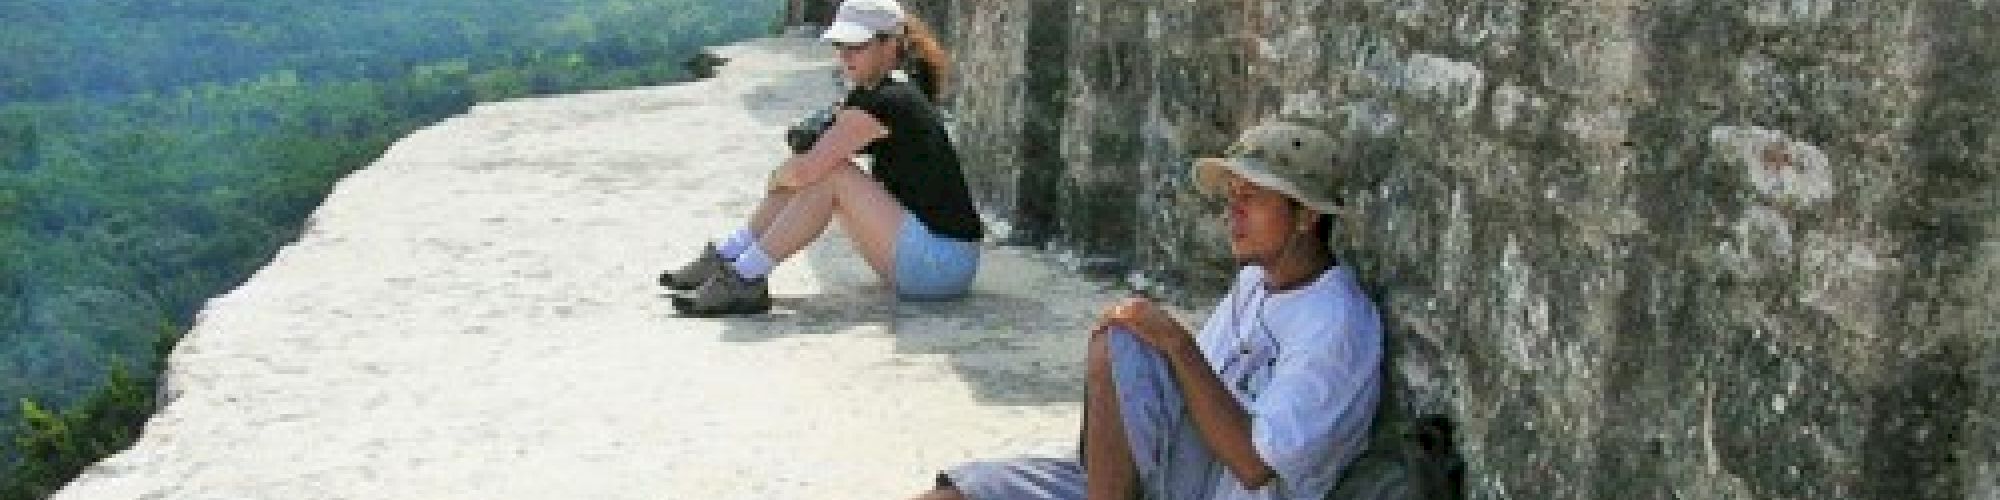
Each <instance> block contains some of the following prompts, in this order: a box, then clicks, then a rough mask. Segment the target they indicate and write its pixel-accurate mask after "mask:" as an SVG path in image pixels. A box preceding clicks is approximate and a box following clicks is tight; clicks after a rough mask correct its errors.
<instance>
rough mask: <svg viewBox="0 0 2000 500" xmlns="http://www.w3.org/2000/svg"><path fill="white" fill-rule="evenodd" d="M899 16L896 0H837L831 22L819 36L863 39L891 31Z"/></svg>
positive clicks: (900, 10) (843, 40)
mask: <svg viewBox="0 0 2000 500" xmlns="http://www.w3.org/2000/svg"><path fill="white" fill-rule="evenodd" d="M903 16H904V14H903V6H902V5H899V4H897V3H896V0H847V1H844V2H840V10H837V11H834V13H833V24H832V25H830V26H827V27H826V32H825V33H821V34H820V36H819V37H820V38H822V39H825V40H828V41H832V42H836V43H861V42H866V41H868V39H870V38H874V37H875V35H881V34H886V33H895V32H896V30H897V29H899V28H900V27H901V26H902V25H903Z"/></svg>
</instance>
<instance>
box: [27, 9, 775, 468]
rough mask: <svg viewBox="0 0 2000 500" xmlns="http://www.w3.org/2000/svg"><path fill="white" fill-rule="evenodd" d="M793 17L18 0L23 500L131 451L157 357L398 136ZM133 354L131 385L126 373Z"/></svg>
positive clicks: (644, 71)
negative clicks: (120, 374) (204, 306)
mask: <svg viewBox="0 0 2000 500" xmlns="http://www.w3.org/2000/svg"><path fill="white" fill-rule="evenodd" d="M776 11H777V2H775V1H774V0H760V1H754V2H737V1H712V0H606V1H573V0H557V1H533V2H530V1H520V0H481V1H477V2H474V1H464V0H427V1H421V2H419V1H410V0H392V1H386V2H356V1H348V0H315V1H303V0H268V1H259V2H254V3H243V2H225V1H220V0H161V1H97V2H93V1H64V2H54V1H45V0H26V1H21V2H5V3H0V19H4V21H0V28H3V29H0V103H4V104H0V339H4V340H0V465H5V467H0V497H7V496H11V495H21V496H35V495H33V494H32V493H33V492H34V491H36V489H35V488H34V487H33V485H35V484H43V485H46V484H48V483H49V482H50V481H52V480H55V478H59V477H61V476H64V475H66V474H68V473H70V472H66V471H72V472H73V469H74V467H75V466H80V465H81V464H82V463H87V462H88V461H89V460H92V459H94V457H96V456H99V455H102V454H103V453H104V452H105V451H108V450H110V449H115V448H116V447H118V446H122V444H118V443H120V442H121V441H122V440H123V439H124V438H123V437H122V434H123V431H120V430H119V429H131V428H134V427H136V425H138V423H139V421H141V420H143V419H144V417H145V416H146V415H147V414H148V413H149V412H150V411H151V408H150V405H151V403H150V401H151V388H152V385H153V380H154V377H155V376H156V367H155V366H154V364H155V359H156V357H157V354H156V353H157V352H158V351H159V350H161V349H163V348H165V347H166V346H168V345H171V344H170V342H171V341H172V340H173V339H174V338H176V337H177V336H178V335H179V333H180V332H183V331H185V330H186V329H187V328H188V326H189V324H190V323H191V321H192V319H193V314H194V312H195V311H196V310H197V309H198V308H199V307H200V305H201V303H202V302H203V301H205V300H207V299H208V298H209V297H212V296H215V295H217V294H220V293H222V292H224V291H227V290H228V289H229V288H231V287H233V286H235V285H236V284H237V283H240V282H241V281H242V280H243V279H244V278H246V277H247V276H248V275H249V273H250V272H252V271H254V270H256V269H257V268H258V267H260V266H261V265H262V264H263V263H264V262H265V261H266V260H268V259H269V258H270V256H271V254H272V252H274V251H276V249H277V248H278V247H279V246H280V245H282V244H284V243H285V242H287V241H290V240H292V239H293V238H295V237H296V235H297V233H298V231H299V229H300V224H301V223H302V222H303V219H304V217H305V215H306V214H307V213H308V211H310V210H311V209H312V208H313V207H314V206H316V205H317V204H318V202H319V200H320V199H321V197H323V196H324V195H325V193H326V192H327V189H328V188H329V186H330V185H331V184H332V183H333V182H334V181H335V180H337V179H339V178H340V177H341V176H342V175H345V174H346V173H347V172H349V171H351V170H353V169H355V168H358V167H360V166H362V165H365V164H367V163H368V162H370V161H373V160H374V159H375V158H376V157H377V156H379V155H380V154H381V153H382V151H383V149H384V148H385V147H387V145H388V144H389V143H390V142H392V141H394V140H395V139H396V138H398V137H402V136H404V135H406V134H408V133H409V132H410V131H413V130H415V129H417V128H418V127H422V126H424V125H426V124H429V123H432V122H434V121H436V120H438V119H440V118H443V117H445V116H449V115H451V114H454V113H458V112H461V111H463V110H465V109H466V108H467V107H468V106H470V105H471V104H473V103H476V102H484V101H493V100H501V99H508V98H514V97H520V96H527V95H536V94H549V93H565V92H575V91H579V90H587V89H601V88H616V87H629V86H635V85H651V84H660V83H666V82H671V81H677V80H681V79H684V78H686V75H687V72H686V70H685V68H684V67H683V62H684V61H686V60H687V59H688V58H689V57H690V56H692V55H694V54H695V53H696V52H697V50H698V49H699V48H700V47H703V46H708V45H714V44H718V43H722V42H725V41H729V40H734V39H740V38H743V37H745V36H749V35H752V34H757V33H763V32H766V31H768V30H769V29H770V27H771V25H772V24H773V21H774V20H775V16H776ZM116 366H123V367H125V368H126V371H127V374H128V375H129V376H128V377H125V378H123V379H121V385H123V386H125V387H122V388H120V387H107V380H108V379H107V377H108V375H109V374H110V373H111V370H112V369H113V367H116ZM29 410H32V411H29ZM25 417H34V418H31V419H26V420H32V421H33V423H32V424H31V425H21V424H20V422H23V421H24V418H25ZM24 485H25V486H24Z"/></svg>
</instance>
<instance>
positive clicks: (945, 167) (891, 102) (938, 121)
mask: <svg viewBox="0 0 2000 500" xmlns="http://www.w3.org/2000/svg"><path fill="white" fill-rule="evenodd" d="M842 105H844V106H846V107H850V108H856V109H860V110H862V111H865V112H867V113H868V115H869V116H873V117H875V120H876V121H879V122H882V126H883V128H886V129H888V130H889V135H888V136H886V137H883V138H881V139H876V140H875V142H871V143H868V145H867V146H866V147H863V148H862V149H861V153H862V154H867V155H871V156H873V157H874V158H875V163H874V166H873V167H872V170H873V172H874V175H875V180H876V181H877V182H881V183H882V187H884V188H887V189H888V190H889V195H890V196H894V197H896V201H898V202H901V203H902V204H903V207H904V208H906V209H909V211H910V213H912V214H916V216H917V220H920V221H923V223H924V227H926V228H929V229H930V230H931V232H932V233H935V234H937V235H939V236H944V237H949V238H953V239H958V240H964V241H979V240H980V239H981V238H984V237H985V236H986V229H985V227H984V225H982V224H981V223H980V222H979V212H978V210H977V209H975V208H973V205H972V195H971V193H970V192H969V191H968V189H967V188H966V185H965V172H964V171H963V170H961V169H960V168H959V165H958V151H957V150H956V149H954V148H953V147H952V145H951V137H950V136H948V135H946V134H945V131H944V117H942V116H939V115H938V112H937V109H936V108H933V107H931V102H930V98H928V97H925V96H924V94H923V91H922V90H919V89H918V86H917V85H916V84H914V83H910V82H907V81H902V80H898V79H895V78H887V79H883V81H882V84H881V85H876V86H875V88H872V89H855V90H853V91H852V92H849V93H848V94H847V100H846V101H843V103H842Z"/></svg>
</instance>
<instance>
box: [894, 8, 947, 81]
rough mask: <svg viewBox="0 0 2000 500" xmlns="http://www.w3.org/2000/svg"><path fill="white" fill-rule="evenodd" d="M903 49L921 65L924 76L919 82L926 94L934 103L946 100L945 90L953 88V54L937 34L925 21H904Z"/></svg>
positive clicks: (911, 17)
mask: <svg viewBox="0 0 2000 500" xmlns="http://www.w3.org/2000/svg"><path fill="white" fill-rule="evenodd" d="M903 42H904V43H903V47H904V49H906V50H905V51H906V52H907V53H908V54H909V55H911V56H915V57H916V58H917V62H918V63H921V65H922V67H921V68H916V69H918V70H920V71H921V72H922V73H923V75H921V76H918V75H912V76H918V78H917V80H918V81H921V82H923V83H922V85H923V87H924V93H925V94H928V95H930V97H931V100H932V101H940V100H943V99H944V94H945V89H947V88H951V85H950V84H951V54H950V53H947V52H945V50H944V44H943V43H939V42H938V38H937V32H934V31H931V26H930V25H929V24H925V23H924V20H923V19H919V18H917V17H916V16H909V17H907V18H905V19H904V20H903Z"/></svg>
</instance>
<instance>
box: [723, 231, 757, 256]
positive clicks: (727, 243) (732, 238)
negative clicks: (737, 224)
mask: <svg viewBox="0 0 2000 500" xmlns="http://www.w3.org/2000/svg"><path fill="white" fill-rule="evenodd" d="M756 243H757V236H756V235H753V234H750V228H748V227H744V228H741V229H737V230H736V232H733V233H729V236H725V237H723V238H722V241H719V242H716V244H715V251H716V252H717V253H720V254H722V258H724V259H729V260H736V256H738V255H743V249H746V248H750V245H754V244H756Z"/></svg>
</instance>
